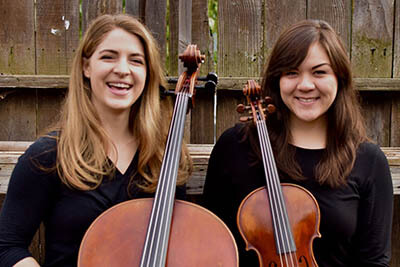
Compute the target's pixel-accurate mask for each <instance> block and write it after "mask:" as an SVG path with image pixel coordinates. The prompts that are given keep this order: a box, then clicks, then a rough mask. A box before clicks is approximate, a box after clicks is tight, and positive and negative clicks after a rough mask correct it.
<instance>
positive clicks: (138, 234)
mask: <svg viewBox="0 0 400 267" xmlns="http://www.w3.org/2000/svg"><path fill="white" fill-rule="evenodd" d="M179 58H180V60H181V61H183V64H184V67H186V68H187V70H186V71H184V72H183V73H182V74H181V75H180V77H179V79H178V81H177V86H176V88H175V94H176V100H175V105H174V111H173V116H172V120H171V124H170V129H169V133H168V137H167V142H166V147H165V152H164V157H163V162H162V165H161V171H160V176H159V181H158V184H157V188H156V192H155V197H154V198H146V199H133V200H129V201H125V202H123V203H120V204H118V205H116V206H114V207H112V208H110V209H108V210H107V211H105V212H104V213H103V214H101V215H100V216H99V217H98V218H97V219H96V220H95V221H94V222H93V223H92V225H91V226H90V227H89V229H88V230H87V232H86V234H85V236H84V238H83V240H82V243H81V247H80V250H79V255H78V266H79V267H91V266H93V267H94V266H95V267H102V266H104V267H105V266H135V267H136V266H140V267H164V266H169V267H187V266H191V267H192V266H199V267H200V266H226V267H231V266H232V267H233V266H236V267H237V266H238V251H237V247H236V243H235V240H234V238H233V235H232V234H231V232H230V230H229V229H228V227H227V226H226V225H225V224H224V223H223V222H222V220H220V219H219V218H218V217H217V216H216V215H214V214H213V213H211V212H210V211H208V210H206V209H205V208H203V207H201V206H199V205H196V204H194V203H189V202H186V201H181V200H175V189H176V179H177V173H178V167H179V159H180V154H181V147H182V138H183V132H184V125H185V118H186V113H187V109H188V106H189V104H188V103H189V99H190V98H193V96H194V93H195V91H194V90H195V83H196V80H197V76H198V73H199V68H200V65H201V63H202V62H203V61H204V58H205V56H204V55H201V53H200V51H199V50H198V49H197V46H196V45H189V46H188V47H187V48H186V50H185V52H184V53H183V54H182V55H180V56H179ZM192 101H193V99H192Z"/></svg>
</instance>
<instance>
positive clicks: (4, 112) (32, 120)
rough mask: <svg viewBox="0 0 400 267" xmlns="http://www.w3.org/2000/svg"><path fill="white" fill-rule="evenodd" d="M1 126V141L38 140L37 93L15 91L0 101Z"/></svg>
mask: <svg viewBox="0 0 400 267" xmlns="http://www.w3.org/2000/svg"><path fill="white" fill-rule="evenodd" d="M0 92H1V91H0ZM0 125H1V127H0V140H4V141H11V140H20V141H30V140H34V139H35V138H36V91H35V90H15V92H14V93H12V94H9V95H7V97H6V98H5V99H2V100H0Z"/></svg>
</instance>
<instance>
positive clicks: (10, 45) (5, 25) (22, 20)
mask: <svg viewBox="0 0 400 267" xmlns="http://www.w3.org/2000/svg"><path fill="white" fill-rule="evenodd" d="M0 14H1V19H0V43H1V45H0V73H1V74H35V39H34V38H35V36H34V25H35V20H34V4H33V0H20V1H14V0H0Z"/></svg>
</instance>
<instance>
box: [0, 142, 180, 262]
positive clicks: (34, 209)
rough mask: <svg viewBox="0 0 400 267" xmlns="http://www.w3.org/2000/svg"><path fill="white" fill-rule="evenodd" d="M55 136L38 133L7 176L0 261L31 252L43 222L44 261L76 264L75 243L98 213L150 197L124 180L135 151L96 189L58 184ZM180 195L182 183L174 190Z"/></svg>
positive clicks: (133, 171)
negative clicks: (121, 169)
mask: <svg viewBox="0 0 400 267" xmlns="http://www.w3.org/2000/svg"><path fill="white" fill-rule="evenodd" d="M56 154H57V153H56V141H55V140H54V139H51V138H48V137H43V138H40V139H39V140H37V141H36V142H35V143H33V144H32V145H31V146H30V147H29V148H28V149H27V150H26V152H25V153H24V154H23V155H22V156H21V157H20V158H19V160H18V163H17V164H16V166H15V168H14V171H13V173H12V175H11V179H10V183H9V186H8V191H7V195H6V199H5V201H4V204H3V208H2V211H1V215H0V266H12V265H14V264H15V263H17V262H18V261H19V260H21V259H23V258H25V257H28V256H31V254H30V253H29V251H28V246H29V244H30V242H31V240H32V237H33V235H34V234H35V232H36V230H37V229H38V227H39V225H40V223H41V222H42V221H43V222H44V225H45V237H46V238H45V244H46V249H45V251H46V255H45V263H44V265H43V266H57V267H61V266H65V267H67V266H68V267H70V266H76V264H77V256H78V251H79V246H80V243H81V240H82V238H83V235H84V234H85V232H86V230H87V229H88V227H89V226H90V224H91V223H92V222H93V221H94V219H96V218H97V217H98V216H99V215H100V214H101V213H103V212H104V211H105V210H107V209H108V208H110V207H112V206H114V205H115V204H118V203H120V202H122V201H125V200H129V199H131V198H143V197H151V196H152V195H151V194H147V193H144V192H143V191H141V190H140V189H139V188H138V187H137V186H133V187H131V189H130V196H129V194H128V183H129V179H130V177H131V176H132V175H135V179H136V180H138V179H140V178H139V176H138V175H137V174H136V169H137V158H138V153H136V155H135V156H134V158H133V160H132V162H131V163H130V165H129V167H128V169H127V170H126V172H125V173H124V174H122V173H120V172H119V171H118V170H116V172H115V177H114V179H112V180H109V177H104V179H103V182H102V184H101V185H100V186H99V187H98V188H96V189H95V190H90V191H78V190H74V189H70V188H69V187H67V186H66V185H65V184H63V183H62V182H61V180H60V178H59V176H58V175H57V172H56V171H53V172H50V173H49V172H48V171H47V172H46V171H43V170H41V169H40V168H39V166H41V168H42V167H53V166H54V163H55V160H56ZM177 195H178V197H179V198H184V195H185V190H184V187H180V188H179V189H178V190H177Z"/></svg>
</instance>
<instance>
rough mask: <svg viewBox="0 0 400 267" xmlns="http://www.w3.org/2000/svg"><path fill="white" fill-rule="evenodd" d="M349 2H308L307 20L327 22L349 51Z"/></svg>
mask: <svg viewBox="0 0 400 267" xmlns="http://www.w3.org/2000/svg"><path fill="white" fill-rule="evenodd" d="M351 8H352V5H351V0H326V1H318V0H308V14H307V18H310V19H322V20H325V21H326V22H328V23H329V24H330V25H331V26H332V27H333V28H334V29H335V31H336V32H337V33H338V34H339V36H340V37H341V38H342V40H343V42H344V44H345V45H346V46H347V49H348V50H349V51H350V37H351V36H350V32H351Z"/></svg>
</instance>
